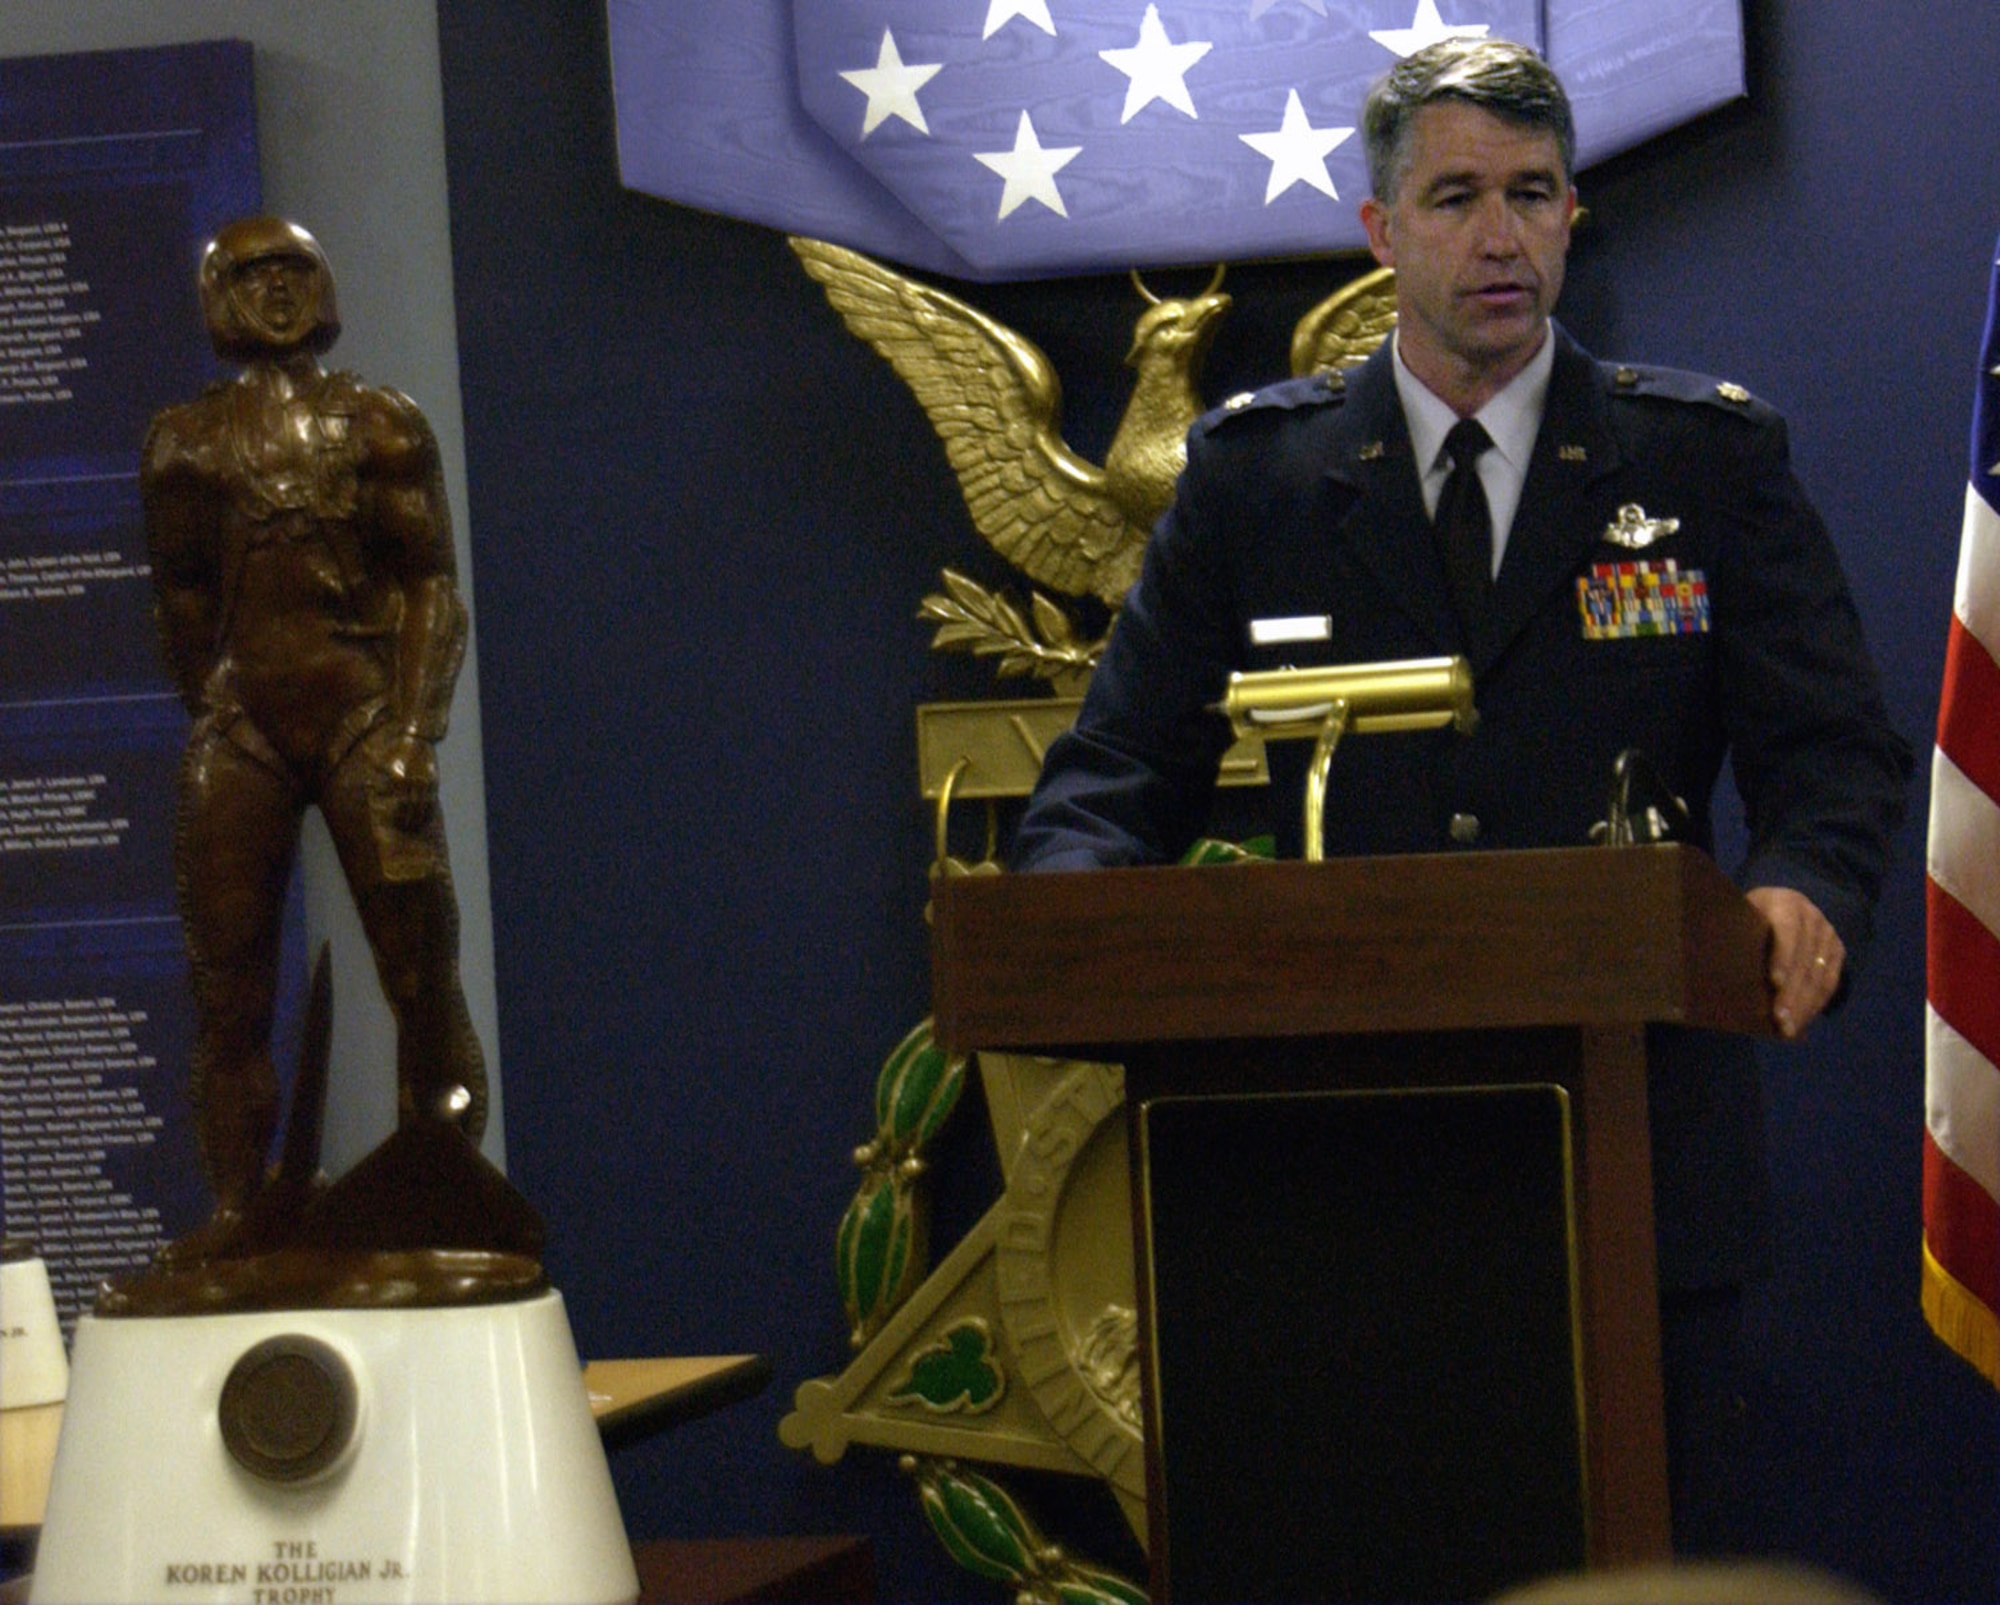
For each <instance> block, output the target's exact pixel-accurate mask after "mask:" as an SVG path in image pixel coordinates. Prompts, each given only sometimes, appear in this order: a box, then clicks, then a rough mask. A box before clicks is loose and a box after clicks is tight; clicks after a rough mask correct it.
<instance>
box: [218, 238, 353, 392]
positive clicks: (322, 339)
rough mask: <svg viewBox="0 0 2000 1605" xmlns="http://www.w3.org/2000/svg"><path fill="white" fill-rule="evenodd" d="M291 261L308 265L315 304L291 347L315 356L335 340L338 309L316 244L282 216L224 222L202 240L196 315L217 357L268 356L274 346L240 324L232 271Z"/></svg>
mask: <svg viewBox="0 0 2000 1605" xmlns="http://www.w3.org/2000/svg"><path fill="white" fill-rule="evenodd" d="M279 256H289V257H297V258H300V259H302V260H304V261H305V262H307V263H308V264H310V266H311V267H312V270H313V278H314V280H315V289H314V291H313V292H312V293H313V294H314V295H315V296H316V298H317V305H316V306H314V307H312V308H309V309H308V313H307V317H306V319H305V323H306V332H305V334H304V335H303V336H302V337H300V338H299V339H298V340H297V341H296V342H295V344H297V345H303V346H304V347H306V348H307V349H308V350H311V351H313V352H315V353H318V352H322V351H325V350H327V349H328V348H329V347H331V346H332V344H333V342H334V341H335V340H337V339H339V338H340V305H339V302H338V300H337V299H336V297H335V294H334V286H333V264H332V263H330V262H328V261H327V259H326V252H324V251H323V250H321V249H320V244H319V241H318V240H316V239H314V238H313V237H312V235H311V234H309V233H307V232H306V231H305V230H304V229H302V228H300V227H299V225H298V224H296V223H292V222H288V221H286V220H285V219H284V218H282V217H245V218H239V219H237V220H236V221H235V222H233V223H225V224H224V225H223V226H222V227H221V228H220V229H218V230H217V231H216V235H215V238H214V239H212V240H210V241H209V242H208V249H207V250H205V251H204V252H203V253H202V258H201V311H202V317H203V318H204V320H205V321H206V322H207V324H208V336H209V339H210V340H211V341H213V342H214V345H215V349H216V351H217V353H218V354H219V355H221V356H224V357H226V358H228V359H229V360H230V361H232V362H249V361H251V360H253V359H254V358H257V357H261V356H269V355H272V354H273V352H274V351H275V350H279V349H290V347H279V346H277V345H276V344H275V343H274V342H273V340H272V339H271V338H270V337H269V336H268V335H264V334H261V333H259V332H258V331H257V330H256V329H254V328H251V327H248V326H246V323H245V320H244V316H243V312H242V309H241V308H240V307H239V306H238V305H237V302H236V298H235V296H234V295H232V294H231V293H230V292H231V289H232V279H233V276H234V274H235V272H236V270H237V269H238V268H240V267H243V266H244V265H246V264H247V263H251V262H261V261H266V260H268V259H270V258H272V257H279Z"/></svg>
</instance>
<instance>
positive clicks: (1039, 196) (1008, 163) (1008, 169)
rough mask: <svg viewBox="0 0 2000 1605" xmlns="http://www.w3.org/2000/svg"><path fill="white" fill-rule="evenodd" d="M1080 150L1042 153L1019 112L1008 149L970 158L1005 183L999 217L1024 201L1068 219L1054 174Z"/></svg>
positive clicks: (1051, 149) (1030, 125)
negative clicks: (1044, 207) (990, 169)
mask: <svg viewBox="0 0 2000 1605" xmlns="http://www.w3.org/2000/svg"><path fill="white" fill-rule="evenodd" d="M996 3H997V0H996ZM1082 149H1083V147H1082V146H1081V145H1053V146H1050V147H1049V148H1048V149H1047V150H1044V149H1043V148H1042V142H1041V140H1040V139H1039V138H1038V137H1037V136H1036V134H1035V125H1034V122H1033V121H1032V120H1031V119H1030V118H1029V116H1028V114H1027V113H1026V112H1022V113H1021V122H1020V126H1019V127H1018V128H1016V129H1015V130H1014V148H1013V149H1012V150H992V151H974V152H973V153H972V155H973V159H974V160H975V161H977V162H979V163H980V164H981V165H982V166H985V167H990V168H992V169H993V171H994V172H996V173H998V174H999V175H1000V176H1001V177H1002V178H1004V179H1005V180H1006V181H1007V183H1006V187H1005V188H1004V189H1003V190H1002V191H1001V192H1000V216H1001V217H1002V218H1004V217H1006V216H1007V215H1008V213H1010V212H1012V211H1013V210H1014V209H1015V208H1016V207H1018V206H1021V205H1022V204H1023V203H1025V202H1027V201H1040V202H1041V203H1042V204H1043V205H1044V206H1046V207H1047V208H1048V209H1049V210H1050V211H1052V212H1054V213H1055V214H1056V216H1058V217H1068V216H1069V209H1068V208H1067V207H1065V206H1064V205H1063V198H1062V191H1060V190H1059V189H1057V188H1056V174H1057V173H1059V172H1061V171H1062V170H1063V169H1064V168H1065V167H1067V166H1068V165H1069V164H1070V163H1071V162H1072V161H1074V160H1075V159H1076V154H1077V152H1078V151H1080V150H1082ZM996 221H997V219H996Z"/></svg>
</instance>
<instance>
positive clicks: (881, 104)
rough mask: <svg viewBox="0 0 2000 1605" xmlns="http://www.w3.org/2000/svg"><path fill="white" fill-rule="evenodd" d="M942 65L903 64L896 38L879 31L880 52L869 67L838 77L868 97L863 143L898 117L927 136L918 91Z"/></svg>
mask: <svg viewBox="0 0 2000 1605" xmlns="http://www.w3.org/2000/svg"><path fill="white" fill-rule="evenodd" d="M943 65H944V63H943V62H934V63H929V64H926V65H923V66H917V65H914V64H912V63H906V62H905V61H904V60H903V54H902V52H901V51H899V50H898V49H897V48H896V36H895V35H894V34H892V33H891V32H890V31H889V30H888V29H887V28H884V29H883V30H882V50H881V54H879V55H878V56H876V58H875V65H874V66H872V67H861V68H856V69H855V70H854V71H853V72H844V73H842V74H841V75H840V76H841V77H843V78H845V79H846V80H847V81H848V82H849V83H850V84H852V85H854V87H855V88H856V89H858V90H860V91H861V93H862V94H864V95H866V96H867V97H868V110H867V111H866V112H865V113H863V115H862V119H861V137H862V138H863V139H866V138H867V137H868V136H869V135H870V134H872V133H874V132H875V130H876V129H878V128H880V127H881V126H882V124H883V123H885V122H887V121H888V120H889V119H890V118H891V117H900V118H902V119H903V121H904V122H906V123H908V124H909V125H910V126H911V127H912V128H914V129H916V131H917V132H918V133H920V134H928V133H929V132H930V126H929V124H927V123H926V122H925V121H924V109H923V107H921V106H919V105H918V104H917V91H918V90H919V89H921V88H923V87H924V85H925V84H927V83H929V82H930V81H931V80H932V79H933V78H935V77H936V76H937V74H938V71H939V69H940V68H942V67H943Z"/></svg>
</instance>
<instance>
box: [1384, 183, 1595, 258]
mask: <svg viewBox="0 0 2000 1605" xmlns="http://www.w3.org/2000/svg"><path fill="white" fill-rule="evenodd" d="M1570 198H1571V202H1572V204H1574V202H1575V194H1574V192H1572V194H1571V197H1570ZM1361 226H1362V227H1363V228H1364V229H1366V230H1367V231H1368V250H1369V254H1370V255H1372V256H1373V257H1374V258H1375V260H1376V261H1377V262H1378V263H1380V264H1381V265H1382V266H1383V267H1386V268H1392V267H1394V266H1395V265H1396V250H1395V247H1394V246H1393V245H1391V244H1390V243H1389V208H1388V207H1386V206H1384V205H1383V204H1382V203H1381V202H1380V201H1378V200H1377V199H1376V198H1375V197H1374V196H1372V195H1371V196H1369V197H1368V199H1367V200H1365V201H1363V202H1362V203H1361Z"/></svg>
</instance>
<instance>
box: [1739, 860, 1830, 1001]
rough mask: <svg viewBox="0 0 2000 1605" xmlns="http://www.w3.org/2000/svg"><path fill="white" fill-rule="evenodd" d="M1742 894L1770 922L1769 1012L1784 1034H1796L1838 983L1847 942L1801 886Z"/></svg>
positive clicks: (1826, 999)
mask: <svg viewBox="0 0 2000 1605" xmlns="http://www.w3.org/2000/svg"><path fill="white" fill-rule="evenodd" d="M1743 895H1744V896H1745V897H1746V898H1747V899H1749V902H1750V906H1751V907H1752V908H1754V909H1756V910H1757V912H1758V913H1760V914H1762V915H1763V916H1764V918H1765V919H1767V920H1769V921H1770V922H1771V994H1772V995H1771V1018H1772V1019H1773V1020H1774V1021H1776V1022H1777V1026H1778V1031H1779V1034H1780V1035H1782V1036H1785V1037H1796V1036H1798V1035H1799V1034H1800V1033H1801V1032H1803V1031H1804V1030H1805V1028H1806V1027H1807V1026H1809V1025H1811V1024H1812V1023H1813V1021H1814V1020H1816V1019H1818V1018H1819V1014H1820V1011H1821V1010H1822V1009H1824V1008H1825V1007H1826V1006H1827V1003H1828V1002H1829V1000H1831V999H1832V997H1833V994H1834V992H1835V990H1836V989H1837V988H1838V987H1839V986H1840V973H1841V967H1842V966H1843V965H1844V964H1845V963H1846V962H1847V948H1846V946H1845V944H1843V943H1842V942H1841V940H1840V936H1839V934H1838V933H1837V932H1836V931H1835V930H1834V928H1833V926H1832V924H1831V923H1830V922H1829V921H1828V920H1827V917H1826V916H1825V915H1824V914H1822V913H1821V912H1820V911H1819V909H1818V908H1817V907H1816V906H1815V905H1814V903H1813V900H1812V899H1811V898H1809V897H1807V896H1806V895H1805V894H1804V893H1803V892H1795V891H1793V890H1792V889H1791V888H1790V887H1788V886H1756V887H1752V888H1751V889H1750V890H1749V891H1748V892H1745V893H1744V894H1743Z"/></svg>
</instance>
